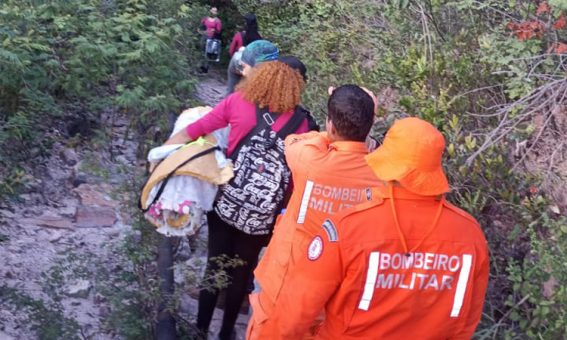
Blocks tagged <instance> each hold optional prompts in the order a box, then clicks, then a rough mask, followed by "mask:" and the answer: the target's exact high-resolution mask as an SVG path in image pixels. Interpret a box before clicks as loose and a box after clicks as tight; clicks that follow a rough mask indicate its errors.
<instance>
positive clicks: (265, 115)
mask: <svg viewBox="0 0 567 340" xmlns="http://www.w3.org/2000/svg"><path fill="white" fill-rule="evenodd" d="M276 119H278V116H277V115H276V114H274V113H271V112H270V111H268V109H267V108H260V107H258V106H256V126H254V128H253V129H252V130H251V131H250V132H248V134H247V135H246V137H244V138H242V140H241V141H240V142H239V143H238V145H237V146H236V148H235V149H234V151H232V153H231V154H230V156H229V158H230V159H232V160H233V161H235V160H236V158H237V157H238V153H239V152H240V149H242V147H243V146H244V145H246V144H248V142H249V141H250V139H252V136H254V135H257V134H258V133H259V132H260V131H262V130H264V129H265V128H267V127H271V126H272V125H273V124H274V123H275V122H276Z"/></svg>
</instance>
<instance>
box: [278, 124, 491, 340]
mask: <svg viewBox="0 0 567 340" xmlns="http://www.w3.org/2000/svg"><path fill="white" fill-rule="evenodd" d="M444 147H445V140H444V138H443V136H442V135H441V133H440V132H439V131H438V130H437V129H435V128H434V127H433V126H432V125H431V124H429V123H427V122H425V121H423V120H421V119H418V118H405V119H402V120H399V121H396V122H395V123H394V125H393V126H392V127H391V128H390V130H389V131H388V132H387V134H386V137H385V139H384V143H383V144H382V145H381V146H380V147H379V148H378V149H377V150H376V151H374V152H373V153H371V154H370V155H368V156H367V157H366V160H367V161H368V164H369V165H370V167H371V168H372V170H373V171H374V173H375V174H376V176H377V177H378V178H379V179H380V180H383V181H384V182H386V183H387V185H388V190H386V191H385V192H384V190H374V191H373V192H372V195H373V197H372V201H370V202H366V203H362V204H360V205H357V206H356V207H354V208H352V209H348V210H345V211H343V212H341V213H339V214H337V215H335V216H332V217H330V218H329V219H327V220H326V221H325V222H324V223H323V224H322V228H321V229H320V230H319V232H318V233H317V235H315V236H314V237H313V238H312V240H311V242H310V243H309V245H308V246H307V247H306V248H305V249H304V252H303V256H301V257H299V258H298V259H297V263H296V265H295V266H294V267H293V270H292V271H291V272H289V273H288V276H289V277H290V279H289V280H286V281H285V282H284V285H283V287H282V288H281V290H280V296H279V300H278V303H277V306H276V308H275V310H274V315H275V317H277V319H278V334H277V336H276V337H271V338H270V339H301V338H302V337H303V336H304V335H305V334H306V333H307V331H308V328H309V327H310V326H311V324H312V322H313V320H314V319H315V318H316V317H317V315H318V314H319V313H320V311H321V309H323V308H324V309H325V321H324V323H323V324H322V327H321V328H320V330H319V332H318V334H317V338H318V339H345V340H348V339H396V340H397V339H470V338H471V336H472V335H473V333H474V331H475V328H476V326H477V324H478V322H479V320H480V317H481V314H482V307H483V303H484V297H485V292H486V286H487V282H488V273H489V258H488V247H487V243H486V239H485V237H484V234H483V232H482V230H481V228H480V226H479V224H478V222H477V221H476V220H475V219H474V218H473V217H471V216H470V215H469V214H467V213H466V212H464V211H462V210H460V209H459V208H457V207H455V206H453V205H451V204H450V203H448V202H447V201H446V200H445V197H444V194H445V193H446V192H448V191H449V185H448V183H447V179H446V177H445V174H444V172H443V169H442V166H441V158H442V153H443V150H444Z"/></svg>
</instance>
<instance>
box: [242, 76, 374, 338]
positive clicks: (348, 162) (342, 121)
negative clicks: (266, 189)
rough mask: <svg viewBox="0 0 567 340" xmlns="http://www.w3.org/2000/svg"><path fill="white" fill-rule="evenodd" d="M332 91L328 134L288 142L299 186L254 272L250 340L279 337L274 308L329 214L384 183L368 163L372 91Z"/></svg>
mask: <svg viewBox="0 0 567 340" xmlns="http://www.w3.org/2000/svg"><path fill="white" fill-rule="evenodd" d="M330 92H331V93H330V97H329V100H328V116H327V132H322V133H321V132H310V133H306V134H302V135H290V136H288V137H287V138H286V141H285V142H286V150H285V154H286V160H287V163H288V165H289V168H290V169H291V172H292V176H293V183H294V189H293V193H292V196H291V199H290V201H289V204H288V205H287V209H286V210H285V213H284V214H283V215H281V216H280V218H279V220H278V222H277V223H276V226H275V228H274V234H273V236H272V240H271V241H270V244H269V245H268V248H267V250H266V253H265V255H264V256H263V258H262V260H261V261H260V263H259V265H258V267H257V269H256V271H255V272H254V273H255V277H256V280H257V281H258V283H259V286H260V291H259V292H256V293H253V294H251V295H250V303H251V306H252V310H253V314H252V317H251V319H250V322H249V325H248V335H247V338H248V339H277V338H278V333H277V332H278V331H277V330H278V318H274V317H272V316H273V315H272V312H273V311H274V309H275V306H276V305H277V303H278V301H279V295H280V289H281V287H282V285H283V284H285V283H286V281H287V280H288V279H289V277H288V275H287V273H288V272H289V271H291V270H292V268H293V266H294V263H296V262H297V261H298V256H301V257H302V256H305V255H304V251H303V249H305V247H306V246H307V245H308V243H309V241H310V240H311V239H312V238H313V236H314V235H316V234H317V233H319V232H320V230H321V224H322V223H323V221H324V220H325V219H326V218H328V217H329V216H331V215H333V214H335V213H336V212H338V211H340V210H342V209H345V208H347V207H350V206H353V205H355V204H358V203H360V202H362V201H366V200H367V192H368V191H367V190H366V189H367V188H369V187H376V186H379V185H380V182H379V181H378V180H377V178H376V176H374V174H373V173H372V171H371V170H370V168H369V167H368V165H367V164H366V162H365V161H364V156H365V155H366V154H367V153H368V149H367V148H366V145H365V143H364V141H365V139H366V136H367V135H368V133H369V131H370V128H371V126H372V122H373V120H374V112H375V100H374V98H373V95H371V93H369V91H366V90H364V89H362V88H360V87H358V86H356V85H344V86H341V87H339V88H337V89H333V88H331V89H330ZM298 288H300V287H298ZM293 313H295V311H293Z"/></svg>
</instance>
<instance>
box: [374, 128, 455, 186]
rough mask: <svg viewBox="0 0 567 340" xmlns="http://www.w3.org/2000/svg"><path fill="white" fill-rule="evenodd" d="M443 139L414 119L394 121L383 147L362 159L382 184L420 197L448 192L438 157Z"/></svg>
mask: <svg viewBox="0 0 567 340" xmlns="http://www.w3.org/2000/svg"><path fill="white" fill-rule="evenodd" d="M444 149H445V138H444V137H443V135H442V134H441V132H439V131H438V130H437V129H436V128H435V127H434V126H433V125H431V124H430V123H428V122H426V121H424V120H422V119H419V118H415V117H411V118H404V119H400V120H397V121H396V122H395V123H394V125H392V127H391V128H390V129H389V130H388V132H387V133H386V137H385V138H384V143H383V144H382V145H381V146H380V147H379V148H378V149H376V150H375V151H374V152H372V153H370V154H369V155H367V156H366V162H367V163H368V165H370V167H371V168H372V170H373V171H374V173H375V174H376V176H377V177H378V178H379V179H381V180H383V181H398V182H399V183H400V184H401V186H402V187H404V188H406V189H407V190H409V191H411V192H413V193H415V194H418V195H424V196H433V195H440V194H443V193H446V192H448V191H449V183H448V182H447V177H445V173H444V172H443V167H442V165H441V157H442V155H443V150H444Z"/></svg>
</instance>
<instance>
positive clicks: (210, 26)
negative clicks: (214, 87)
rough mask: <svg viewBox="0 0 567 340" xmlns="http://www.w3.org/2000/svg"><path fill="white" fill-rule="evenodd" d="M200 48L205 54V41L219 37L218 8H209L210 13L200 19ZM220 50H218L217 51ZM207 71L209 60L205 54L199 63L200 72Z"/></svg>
mask: <svg viewBox="0 0 567 340" xmlns="http://www.w3.org/2000/svg"><path fill="white" fill-rule="evenodd" d="M200 29H201V31H200V33H201V34H202V38H201V48H202V50H203V52H204V53H205V55H207V42H208V41H209V40H211V39H215V40H219V42H220V39H221V30H222V22H221V20H220V19H219V18H218V9H217V8H216V7H212V8H211V10H210V15H209V16H207V17H204V18H203V19H201V27H200ZM219 52H220V51H219ZM208 71H209V62H208V58H207V56H205V60H204V61H203V63H202V64H201V72H203V73H207V72H208Z"/></svg>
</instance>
